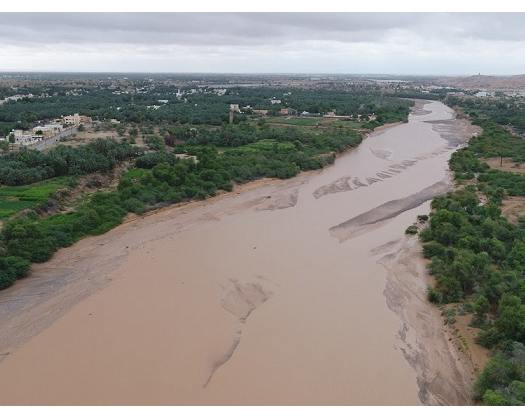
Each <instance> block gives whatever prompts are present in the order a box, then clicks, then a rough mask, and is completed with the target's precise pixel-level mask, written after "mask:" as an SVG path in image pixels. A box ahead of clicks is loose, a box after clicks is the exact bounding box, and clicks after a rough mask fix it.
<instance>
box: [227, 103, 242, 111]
mask: <svg viewBox="0 0 525 419" xmlns="http://www.w3.org/2000/svg"><path fill="white" fill-rule="evenodd" d="M230 111H232V112H240V111H241V109H240V108H239V104H237V103H232V104H230Z"/></svg>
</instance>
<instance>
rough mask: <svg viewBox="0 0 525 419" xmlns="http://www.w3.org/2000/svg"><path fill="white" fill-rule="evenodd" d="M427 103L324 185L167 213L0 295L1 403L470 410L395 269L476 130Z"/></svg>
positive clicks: (431, 315)
mask: <svg viewBox="0 0 525 419" xmlns="http://www.w3.org/2000/svg"><path fill="white" fill-rule="evenodd" d="M418 105H419V106H418V107H417V108H416V110H415V111H414V112H413V114H412V115H411V117H410V120H409V122H408V123H407V124H403V125H397V126H394V127H390V128H388V129H385V130H381V131H380V132H376V133H374V134H372V135H370V136H369V137H368V138H367V139H366V140H365V141H364V142H363V143H362V144H361V145H360V146H359V147H358V148H357V149H356V150H353V151H351V152H349V153H346V154H344V155H342V156H341V157H339V158H338V159H337V160H336V162H335V164H334V165H333V166H331V167H329V168H326V169H324V170H322V171H320V172H316V173H305V174H301V175H300V176H298V177H296V178H294V179H290V180H287V181H270V182H268V183H263V184H262V185H260V186H259V187H254V188H250V187H249V188H246V190H244V191H242V192H240V193H230V194H226V195H223V196H220V197H216V198H213V199H210V200H208V201H205V202H199V203H192V204H189V205H184V206H180V207H177V208H171V209H166V210H163V211H160V212H158V213H156V214H153V215H150V216H148V217H143V218H139V219H136V220H133V221H130V222H128V223H126V224H124V225H122V226H119V227H117V228H116V229H114V230H112V231H111V232H109V233H107V234H105V235H103V236H100V237H92V238H89V239H86V240H82V241H81V242H79V243H77V244H75V245H74V246H72V247H71V248H68V249H62V250H60V251H59V252H58V253H57V255H56V256H55V257H54V258H53V259H52V260H51V261H50V262H47V263H45V264H42V265H39V266H37V267H36V268H35V269H34V273H33V274H32V275H31V276H30V277H28V278H27V279H24V280H23V281H19V282H18V283H17V284H16V285H15V286H13V287H12V288H11V289H8V290H6V291H5V292H3V293H2V294H0V314H1V316H0V338H1V339H0V353H2V354H4V360H3V362H1V363H0V388H1V391H0V402H1V403H3V404H8V403H9V404H13V403H14V404H17V403H30V404H418V403H432V404H433V403H445V404H463V403H467V402H468V388H467V387H468V383H467V382H466V381H468V374H466V373H465V371H464V370H462V368H466V367H464V365H465V364H464V363H462V362H461V361H458V358H457V357H455V355H454V353H453V352H451V349H450V348H447V346H446V345H447V340H446V338H444V334H443V331H442V330H441V327H439V326H440V322H441V319H440V317H439V313H437V310H434V308H433V307H431V306H429V305H428V303H426V300H425V288H426V284H425V283H424V280H425V279H424V278H423V277H422V273H421V272H420V271H417V269H416V270H414V269H415V268H413V267H409V268H407V271H409V272H412V273H413V275H412V278H408V279H407V277H406V275H404V274H403V275H401V274H399V269H401V268H400V267H403V266H407V264H406V263H405V262H404V261H405V260H406V258H404V257H402V255H404V254H405V253H403V251H402V249H412V248H413V246H416V245H417V244H413V243H412V244H411V243H410V241H407V240H408V239H406V238H404V235H403V232H404V230H405V228H406V226H407V225H409V224H410V223H411V222H412V221H413V219H414V218H415V216H416V215H417V214H418V213H424V212H428V200H429V199H431V198H432V196H434V195H435V194H437V193H442V192H443V191H444V190H445V189H446V188H447V187H448V185H450V180H449V179H448V175H447V173H448V172H447V160H448V158H449V156H450V154H451V153H452V151H453V150H454V149H455V147H457V146H458V145H459V144H461V143H462V142H463V141H465V140H466V139H467V138H468V136H469V135H470V131H469V127H468V126H465V125H464V122H462V121H457V120H455V119H454V115H453V113H452V111H451V110H450V109H449V108H447V107H446V106H444V105H443V104H441V103H438V102H432V103H426V102H419V103H418ZM461 124H463V125H461ZM436 185H438V186H436ZM356 219H357V220H358V222H357V224H356ZM349 225H350V227H349ZM411 246H412V247H411ZM407 251H408V250H407ZM400 255H401V256H400ZM410 259H411V260H414V259H413V258H410ZM421 263H422V264H423V263H424V262H423V261H421ZM421 266H424V265H421ZM418 269H419V268H418ZM403 272H405V271H403ZM414 272H417V274H415V273H414ZM416 285H417V286H416ZM407 289H408V290H409V291H408V292H406V291H407ZM403 290H404V291H403ZM385 296H386V299H385ZM426 316H427V317H426ZM420 318H426V319H427V321H426V327H425V329H424V330H423V329H421V328H420V323H418V319H420ZM30 337H31V339H29V338H30ZM28 339H29V340H28ZM452 350H453V348H452ZM458 374H459V375H458ZM458 377H467V378H465V379H464V380H463V379H461V380H458Z"/></svg>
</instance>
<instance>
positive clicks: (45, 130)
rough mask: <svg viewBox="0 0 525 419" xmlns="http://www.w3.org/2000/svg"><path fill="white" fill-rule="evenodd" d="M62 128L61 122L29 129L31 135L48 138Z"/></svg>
mask: <svg viewBox="0 0 525 419" xmlns="http://www.w3.org/2000/svg"><path fill="white" fill-rule="evenodd" d="M62 129H63V127H62V125H61V124H46V125H38V126H36V127H33V128H32V129H31V131H32V133H33V135H37V136H42V137H43V138H49V137H52V136H54V135H56V134H58V133H59V132H60V131H62Z"/></svg>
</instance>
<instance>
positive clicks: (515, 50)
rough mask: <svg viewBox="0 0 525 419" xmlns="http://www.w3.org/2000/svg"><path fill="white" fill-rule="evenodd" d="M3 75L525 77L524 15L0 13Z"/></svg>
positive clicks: (0, 63) (0, 58)
mask: <svg viewBox="0 0 525 419" xmlns="http://www.w3.org/2000/svg"><path fill="white" fill-rule="evenodd" d="M0 71H115V72H121V71H137V72H236V73H243V72H255V73H257V72H261V73H266V72H278V73H390V74H477V73H482V74H522V73H525V14H519V13H508V14H446V13H436V14H432V13H423V14H421V13H380V14H378V13H336V14H334V13H238V14H232V13H218V14H214V13H206V14H203V13H137V14H126V13H61V14H58V13H42V14H38V13H31V14H23V13H20V14H17V13H0Z"/></svg>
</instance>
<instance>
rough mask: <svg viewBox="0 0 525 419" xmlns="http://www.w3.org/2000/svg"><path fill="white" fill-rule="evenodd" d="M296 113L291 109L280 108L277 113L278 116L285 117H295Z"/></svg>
mask: <svg viewBox="0 0 525 419" xmlns="http://www.w3.org/2000/svg"><path fill="white" fill-rule="evenodd" d="M296 113H297V111H296V110H295V109H292V108H281V110H280V111H279V115H283V116H287V115H295V114H296Z"/></svg>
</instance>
